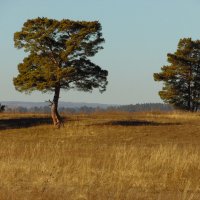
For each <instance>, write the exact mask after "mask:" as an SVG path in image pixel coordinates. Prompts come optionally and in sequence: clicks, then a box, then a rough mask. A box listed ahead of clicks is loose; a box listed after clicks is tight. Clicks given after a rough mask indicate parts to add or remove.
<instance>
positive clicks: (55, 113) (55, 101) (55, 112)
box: [51, 87, 62, 128]
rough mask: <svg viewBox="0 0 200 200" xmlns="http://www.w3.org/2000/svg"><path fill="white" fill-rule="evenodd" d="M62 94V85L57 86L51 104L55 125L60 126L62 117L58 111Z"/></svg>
mask: <svg viewBox="0 0 200 200" xmlns="http://www.w3.org/2000/svg"><path fill="white" fill-rule="evenodd" d="M59 95H60V87H56V88H55V93H54V98H53V102H52V104H51V117H52V120H53V124H54V126H55V127H57V128H60V126H61V124H62V119H61V117H60V115H59V113H58V100H59Z"/></svg>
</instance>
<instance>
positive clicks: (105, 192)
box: [0, 112, 200, 200]
mask: <svg viewBox="0 0 200 200" xmlns="http://www.w3.org/2000/svg"><path fill="white" fill-rule="evenodd" d="M183 115H187V113H184V114H183V113H181V114H180V117H177V116H178V114H177V115H176V117H172V116H173V113H171V116H170V113H131V114H128V113H111V112H110V113H95V114H90V115H87V114H79V115H71V116H69V115H68V116H67V118H66V123H65V126H64V127H63V128H61V129H59V130H58V129H54V128H53V126H52V125H50V124H49V125H39V126H31V127H29V128H23V127H22V128H20V129H15V128H13V129H12V127H10V128H11V129H6V130H0V180H1V181H0V199H3V200H4V199H5V200H7V199H20V200H21V199H34V200H37V199H45V200H46V199H47V200H50V199H52V200H54V199H55V200H57V199H58V200H59V199H69V200H78V199H79V200H80V199H82V200H83V199H86V200H93V199H95V200H96V199H97V200H102V199H103V200H104V199H105V200H107V199H112V200H113V199H114V200H126V199H127V200H129V199H134V200H135V199H136V200H137V199H147V200H148V199H156V200H157V199H162V200H163V199H164V200H165V199H166V200H168V199H170V200H176V199H180V200H195V199H198V198H200V191H199V186H200V182H199V180H200V162H199V160H200V147H199V144H200V134H199V133H200V126H199V123H198V121H199V119H200V117H199V115H198V114H194V115H193V114H189V115H191V116H192V117H189V116H185V117H183ZM3 116H4V118H7V119H8V118H15V117H16V115H9V114H4V115H3ZM158 116H159V117H158ZM17 117H18V118H22V120H23V117H27V115H20V114H18V115H17ZM28 117H29V118H31V117H38V115H37V116H33V115H28ZM44 117H46V116H44ZM122 122H126V123H122ZM128 122H129V123H128Z"/></svg>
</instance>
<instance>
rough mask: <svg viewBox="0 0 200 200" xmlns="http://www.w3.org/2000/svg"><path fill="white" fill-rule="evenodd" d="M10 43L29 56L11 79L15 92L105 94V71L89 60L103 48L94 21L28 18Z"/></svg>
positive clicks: (97, 26)
mask: <svg viewBox="0 0 200 200" xmlns="http://www.w3.org/2000/svg"><path fill="white" fill-rule="evenodd" d="M14 42H15V47H16V48H18V49H21V48H23V49H24V50H25V52H28V53H29V54H28V56H27V57H25V58H24V60H23V62H22V63H20V64H19V65H18V71H19V74H18V76H17V77H15V78H14V79H13V82H14V85H15V88H16V89H17V90H18V91H20V92H32V91H33V90H39V91H42V92H47V91H55V88H56V87H57V88H60V89H67V90H68V89H72V88H75V89H77V90H82V91H92V90H93V89H94V88H99V90H100V92H103V91H105V89H106V85H107V75H108V72H107V71H106V70H103V69H101V67H99V66H98V65H96V64H94V63H93V62H92V61H91V60H90V59H89V58H90V57H92V56H94V55H95V54H96V53H97V52H98V51H99V50H101V49H102V48H103V47H102V46H101V44H102V43H103V42H104V38H103V37H102V32H101V24H100V23H99V22H98V21H92V22H86V21H72V20H68V19H63V20H61V21H58V20H55V19H48V18H36V19H31V20H28V21H27V22H25V23H24V25H23V27H22V30H21V31H19V32H16V33H15V34H14Z"/></svg>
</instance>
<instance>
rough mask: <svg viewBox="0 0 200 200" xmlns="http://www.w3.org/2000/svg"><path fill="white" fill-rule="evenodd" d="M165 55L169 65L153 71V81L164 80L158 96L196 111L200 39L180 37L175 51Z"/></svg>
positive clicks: (199, 96) (199, 95) (199, 94)
mask: <svg viewBox="0 0 200 200" xmlns="http://www.w3.org/2000/svg"><path fill="white" fill-rule="evenodd" d="M167 57H168V62H169V63H170V65H167V66H163V67H162V68H161V72H160V73H154V80H155V81H163V82H164V87H163V88H162V91H160V92H159V95H160V97H161V98H162V99H163V100H164V102H166V103H169V104H172V105H173V106H174V107H176V108H178V109H182V110H188V111H197V110H198V108H199V105H200V40H196V41H192V39H191V38H184V39H181V40H180V41H179V43H178V48H177V51H176V52H175V53H174V54H168V55H167Z"/></svg>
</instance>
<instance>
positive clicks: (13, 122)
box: [0, 117, 52, 130]
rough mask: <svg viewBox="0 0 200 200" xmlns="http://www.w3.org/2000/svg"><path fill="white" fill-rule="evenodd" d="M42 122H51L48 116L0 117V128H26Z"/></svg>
mask: <svg viewBox="0 0 200 200" xmlns="http://www.w3.org/2000/svg"><path fill="white" fill-rule="evenodd" d="M42 124H52V120H51V118H50V117H34V118H33V117H26V118H16V119H0V130H6V129H18V128H28V127H31V126H37V125H42Z"/></svg>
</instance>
